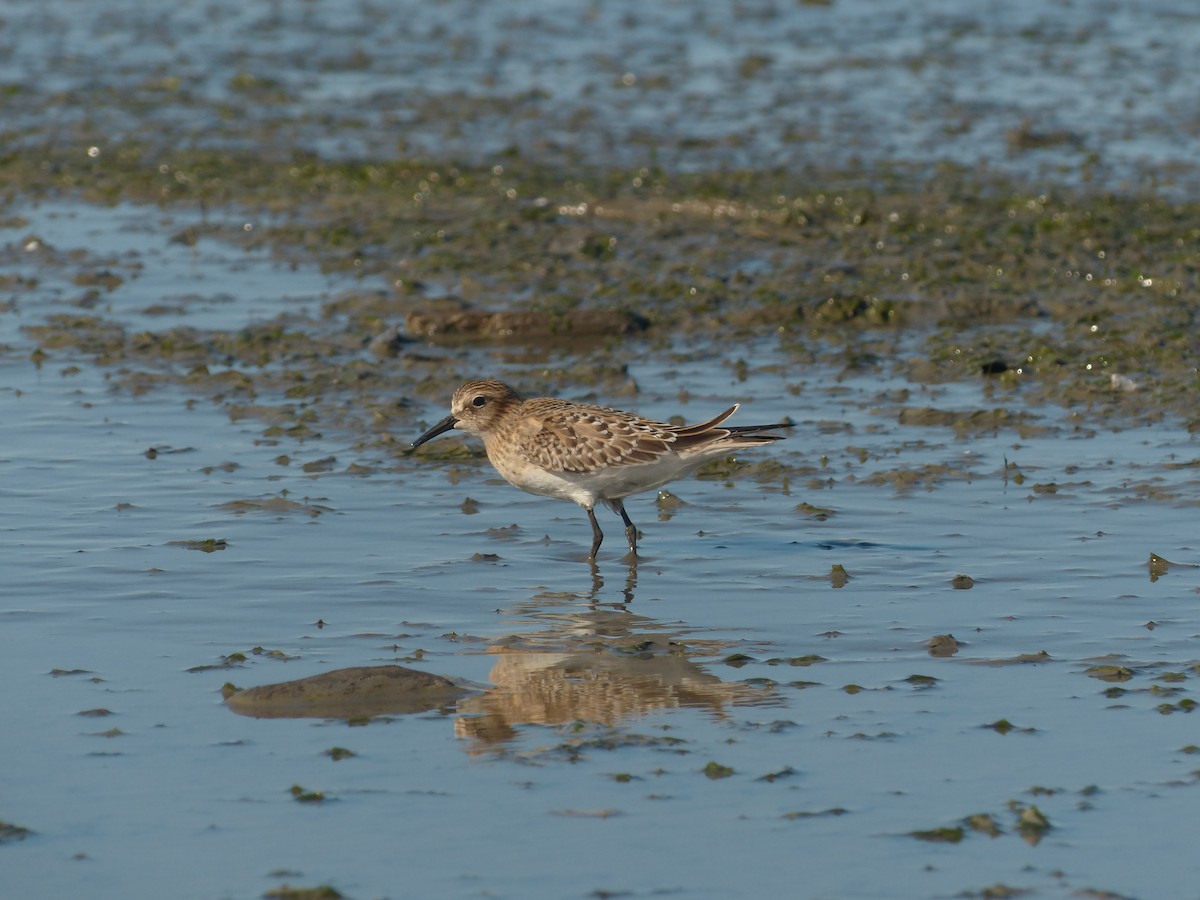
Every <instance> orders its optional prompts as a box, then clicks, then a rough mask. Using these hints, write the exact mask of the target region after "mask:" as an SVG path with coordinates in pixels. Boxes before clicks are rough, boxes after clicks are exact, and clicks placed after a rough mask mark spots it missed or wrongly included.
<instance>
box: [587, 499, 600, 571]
mask: <svg viewBox="0 0 1200 900" xmlns="http://www.w3.org/2000/svg"><path fill="white" fill-rule="evenodd" d="M584 509H586V510H587V514H588V521H589V522H591V523H592V552H591V553H589V554H588V561H589V562H595V561H596V554H597V553H598V552H599V551H600V542H601V541H603V540H604V532H603V531H601V530H600V523H599V522H597V521H596V513H595V511H594V510H593V509H592V508H591V507H590V506H585V507H584Z"/></svg>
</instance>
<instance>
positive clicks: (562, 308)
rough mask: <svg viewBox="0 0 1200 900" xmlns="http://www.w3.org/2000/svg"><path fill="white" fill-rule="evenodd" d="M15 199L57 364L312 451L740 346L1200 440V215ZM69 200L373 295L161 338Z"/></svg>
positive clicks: (355, 198)
mask: <svg viewBox="0 0 1200 900" xmlns="http://www.w3.org/2000/svg"><path fill="white" fill-rule="evenodd" d="M0 184H2V185H3V190H4V192H5V195H6V196H7V197H8V198H9V200H8V204H7V209H8V211H9V212H8V214H7V218H6V221H5V224H6V226H7V227H6V229H5V234H6V235H7V240H5V242H4V247H3V257H2V259H0V262H3V263H4V265H5V268H6V269H7V268H10V267H11V268H12V269H13V270H16V269H17V268H18V267H20V270H21V272H23V273H28V272H30V271H32V273H33V274H32V275H30V274H9V275H5V276H4V287H5V290H6V293H7V295H8V298H9V300H8V302H9V303H10V305H12V306H13V308H14V309H18V310H19V311H20V315H21V321H22V323H23V325H24V330H25V334H26V335H27V337H28V338H29V339H30V340H31V341H32V342H33V343H34V344H35V345H36V346H35V347H34V348H33V349H32V354H33V361H34V362H35V363H37V364H42V363H47V362H50V361H54V360H59V359H67V358H71V359H74V358H77V357H78V356H79V355H80V354H82V355H84V356H90V357H92V358H94V359H96V360H97V361H98V362H100V363H102V364H104V365H106V366H112V367H115V373H114V381H115V382H116V383H117V384H118V385H119V386H121V387H122V388H124V389H127V390H131V391H134V392H141V391H145V390H149V389H152V388H153V387H154V386H155V385H157V384H161V383H164V382H170V383H181V384H185V385H188V386H189V387H190V388H193V389H195V390H197V391H198V392H200V393H201V394H203V395H206V396H209V397H211V398H213V399H214V400H217V401H219V402H222V403H224V404H226V405H227V406H228V407H229V408H230V410H231V412H236V414H237V415H241V416H244V415H245V414H247V413H248V412H249V413H251V414H259V413H262V414H264V416H265V418H267V419H269V420H271V421H270V422H269V427H270V428H273V429H282V430H283V431H284V432H290V433H293V434H296V435H299V436H301V437H302V436H303V434H304V433H305V430H306V429H314V428H318V427H339V428H340V427H350V428H355V429H363V428H366V429H369V428H371V427H372V425H374V426H376V427H377V426H380V425H389V424H392V423H393V422H397V421H399V422H403V423H405V427H407V428H410V429H411V428H412V427H414V426H413V424H408V423H410V422H415V421H416V418H415V417H416V416H419V415H420V414H422V411H423V405H422V403H421V402H418V401H423V400H427V401H436V402H442V401H443V400H444V395H445V393H446V385H447V384H450V383H453V382H455V381H458V380H463V379H465V378H467V377H473V376H476V375H478V374H480V372H481V369H487V368H489V367H494V366H496V365H498V364H499V362H500V361H501V360H502V361H503V365H504V366H505V367H506V368H507V369H509V370H510V373H511V370H513V369H516V370H518V371H519V372H521V377H520V378H518V379H517V380H519V381H521V382H522V384H523V385H524V387H525V388H526V390H529V391H543V390H545V391H556V392H557V391H565V392H570V393H574V394H576V395H580V394H582V395H589V394H591V395H594V396H599V397H602V398H605V397H606V398H610V399H611V398H612V397H614V396H625V395H628V394H630V393H636V391H637V386H636V384H631V383H630V380H629V379H628V377H627V376H626V374H625V363H626V362H627V361H628V360H630V359H637V358H641V357H643V356H645V355H646V354H648V353H656V354H662V353H677V352H679V351H680V349H681V348H682V347H685V346H686V348H687V350H686V351H685V352H690V353H705V352H712V350H711V348H713V347H717V346H721V347H723V348H724V349H725V350H726V351H728V350H729V349H730V348H732V349H733V351H734V356H735V359H736V357H737V352H736V348H737V346H738V345H740V344H748V342H751V341H754V340H761V339H763V338H768V339H770V340H777V341H778V342H779V343H780V344H781V345H782V346H783V347H784V348H786V349H787V351H788V353H789V355H790V356H791V358H792V359H794V361H795V364H796V367H797V383H798V384H800V383H802V380H803V372H804V370H805V368H807V367H811V366H823V367H829V368H831V369H832V370H833V371H847V372H850V371H853V372H858V373H861V372H863V371H870V370H872V369H877V370H879V371H880V372H881V373H889V374H892V373H897V372H899V373H902V374H904V375H905V376H907V377H908V378H909V379H910V380H911V381H912V382H913V383H915V384H940V383H949V382H955V381H979V380H981V379H982V380H984V381H985V382H986V383H987V384H988V396H989V397H991V398H993V399H994V401H995V407H996V408H997V409H1000V410H1007V409H1008V407H1010V406H1011V405H1012V404H1014V403H1018V402H1019V403H1020V404H1023V405H1031V406H1034V407H1037V406H1042V405H1046V404H1049V405H1051V406H1052V407H1054V408H1056V409H1058V410H1062V409H1066V410H1067V411H1069V413H1070V417H1071V419H1070V421H1071V422H1072V423H1073V424H1075V425H1080V426H1083V427H1099V426H1103V425H1105V424H1106V423H1110V422H1111V423H1121V422H1124V423H1135V422H1151V421H1156V420H1158V419H1160V418H1163V417H1179V418H1182V419H1183V420H1185V421H1187V422H1193V421H1195V414H1194V410H1193V404H1192V403H1191V402H1190V400H1189V396H1190V394H1191V392H1192V391H1194V389H1195V388H1196V386H1197V370H1196V366H1195V359H1196V358H1197V351H1198V350H1200V347H1198V346H1197V344H1198V338H1197V337H1196V334H1197V330H1196V327H1195V324H1196V315H1197V303H1196V301H1195V298H1194V294H1195V290H1196V282H1197V262H1198V258H1197V257H1198V252H1200V251H1198V250H1197V247H1198V246H1200V243H1198V242H1197V237H1198V236H1200V206H1198V205H1197V204H1194V203H1175V202H1170V201H1167V200H1164V199H1162V198H1157V197H1154V196H1148V195H1142V196H1130V195H1113V194H1099V195H1097V194H1078V193H1075V194H1073V193H1066V192H1064V193H1061V194H1054V195H1048V194H1030V193H1026V192H1024V191H1023V190H1022V189H1021V188H1020V187H1019V186H1017V185H1014V184H1011V183H1005V182H999V181H995V180H982V179H979V178H977V177H973V176H971V175H970V174H969V173H965V172H962V171H952V170H945V171H942V172H941V173H939V174H938V175H937V176H936V177H933V178H930V179H917V178H915V177H913V176H905V175H904V174H903V173H899V172H892V173H881V172H874V173H871V174H870V175H867V174H865V173H847V172H828V173H824V174H823V175H822V176H821V177H820V178H819V179H817V182H815V183H814V181H813V180H811V178H810V177H808V176H805V177H796V176H792V175H789V174H788V173H785V172H761V171H759V172H749V171H748V172H723V173H710V174H706V175H678V174H675V175H671V174H668V173H665V172H661V171H650V170H647V169H639V170H636V171H616V170H604V171H602V170H576V171H572V172H569V173H568V172H564V171H562V170H559V169H556V168H553V167H547V166H542V165H538V164H535V163H532V162H529V161H526V160H522V159H519V158H514V159H510V160H508V161H507V164H506V165H505V166H495V167H489V168H486V169H481V168H474V169H472V168H467V167H463V166H455V165H449V164H445V163H441V164H439V163H435V162H430V161H418V160H378V161H373V162H362V163H355V164H349V163H336V162H329V161H321V160H317V159H313V158H308V159H303V160H301V159H293V160H288V161H276V162H272V161H265V160H262V159H259V158H257V157H254V156H239V155H235V154H231V153H229V152H214V153H201V152H190V153H180V154H177V155H175V156H174V158H172V159H171V161H165V159H164V158H163V157H161V156H159V155H152V154H149V153H146V152H143V151H141V150H140V149H139V148H137V147H128V148H124V149H119V150H116V151H114V152H106V153H104V154H102V155H101V156H100V157H98V158H95V159H90V158H88V157H86V156H82V157H80V156H79V155H71V156H59V157H57V158H56V157H54V156H52V155H48V153H47V152H46V151H41V152H36V153H15V154H12V155H10V156H9V157H7V158H6V159H5V160H4V162H3V165H0ZM818 184H819V185H820V186H819V187H818V186H817V185H818ZM48 197H56V198H62V197H69V198H75V199H77V200H78V201H80V202H86V203H106V202H112V201H114V200H115V199H117V198H120V199H121V200H122V201H123V202H125V203H134V204H148V205H149V204H153V206H152V207H151V208H156V209H159V210H161V211H162V212H163V213H165V214H169V213H171V212H177V213H179V214H190V213H192V212H193V211H195V210H196V209H200V210H202V211H203V212H202V216H201V217H200V219H199V220H198V222H197V224H194V225H189V226H187V227H184V228H182V229H180V230H179V231H178V232H177V233H172V235H171V238H172V239H173V240H175V241H177V242H181V243H184V244H186V245H187V246H189V247H191V248H193V250H194V252H195V253H196V254H197V256H198V257H199V258H203V255H204V253H205V250H206V247H210V248H211V247H214V246H218V245H220V246H222V247H225V246H228V245H230V244H232V245H234V246H240V247H243V248H247V249H252V248H260V249H261V248H268V249H269V250H270V252H271V253H272V254H273V255H274V256H275V257H276V258H277V259H279V260H282V261H288V262H292V263H294V264H296V265H304V264H313V263H315V264H317V265H319V266H320V267H321V269H322V270H323V271H326V272H328V273H330V275H331V277H339V278H344V279H345V280H348V281H350V282H353V283H356V284H359V285H361V288H354V289H351V290H343V291H340V292H338V293H337V294H336V295H335V296H333V297H332V298H331V299H330V300H328V301H327V302H326V303H324V305H323V307H322V309H321V310H320V313H319V315H317V316H311V315H310V316H300V315H293V314H283V315H280V316H278V317H276V318H274V319H273V320H271V321H265V322H261V323H259V324H256V325H254V326H252V327H249V328H238V329H236V330H232V331H221V330H213V329H199V328H195V327H193V326H191V325H189V324H188V314H187V313H188V311H187V309H186V307H185V308H181V309H180V308H167V309H163V310H151V312H154V313H157V318H158V320H160V321H161V322H162V327H161V328H150V329H138V330H136V331H135V330H133V329H131V328H129V327H128V326H127V325H126V324H125V322H124V321H123V317H122V315H121V314H120V313H119V312H112V311H113V310H120V308H121V302H120V301H121V294H122V291H123V290H125V288H126V286H127V285H128V284H129V282H130V280H131V279H136V278H138V277H140V275H141V270H142V267H143V261H142V260H139V259H138V258H136V257H132V258H130V257H125V258H106V257H105V256H103V255H93V254H89V253H88V252H87V251H81V250H80V249H78V248H56V247H52V246H48V245H47V244H46V243H45V242H44V241H42V240H41V239H40V238H39V237H38V235H37V234H36V233H35V232H34V231H30V230H28V224H27V222H26V221H25V220H24V219H22V217H21V214H20V212H19V211H20V209H21V208H22V204H28V203H35V202H36V201H37V200H38V198H48ZM167 227H176V226H167ZM154 228H155V220H154V218H153V217H151V216H148V217H147V229H148V232H152V231H153V230H154ZM214 242H216V243H214ZM49 279H60V280H65V281H68V282H70V283H72V284H73V285H75V287H76V289H77V292H76V293H75V294H74V296H73V297H71V298H70V299H69V302H70V304H71V305H73V306H74V307H75V311H73V312H54V313H51V314H50V315H48V316H44V317H43V316H39V315H36V314H34V313H33V310H34V308H35V307H36V306H37V304H36V303H35V302H34V300H35V298H36V297H37V296H38V292H39V289H40V287H41V285H42V283H43V280H49ZM143 312H145V310H143ZM447 339H449V340H447ZM431 341H432V342H433V343H431ZM706 347H708V348H710V349H708V350H706V349H705V348H706ZM489 359H490V360H491V362H488V360H489ZM552 360H553V361H554V365H553V366H548V365H547V364H548V363H549V362H550V361H552ZM737 366H742V367H750V366H753V360H752V359H742V360H737ZM522 370H523V371H522ZM736 371H737V368H736V366H735V374H736ZM510 377H512V376H511V374H510ZM891 399H892V400H894V399H895V398H891ZM892 405H896V406H898V407H899V409H898V410H897V412H898V413H901V412H903V413H904V414H903V415H902V417H901V421H902V422H906V423H911V424H914V425H917V426H920V425H926V424H930V423H931V422H933V421H936V423H937V424H949V425H951V426H952V427H956V428H960V429H962V428H965V429H966V430H968V431H969V430H974V429H975V428H976V427H977V423H975V424H972V423H970V422H967V423H963V424H956V421H955V417H956V415H957V414H956V413H955V412H954V411H950V412H946V413H945V414H944V415H942V416H941V418H939V417H938V416H933V417H932V419H931V418H930V416H928V415H923V414H917V413H914V412H911V411H909V412H904V409H905V407H906V406H908V405H909V404H908V403H906V402H902V403H899V404H895V403H893V404H892ZM914 405H916V406H917V407H924V406H925V405H926V404H921V403H917V404H914ZM1052 415H1053V417H1054V418H1056V419H1060V418H1061V417H1060V414H1059V413H1058V412H1055V413H1053V414H1052ZM947 417H949V418H947ZM1021 418H1022V417H1021V416H1018V415H1017V414H1016V413H1015V412H1014V413H1011V414H1010V413H1004V414H997V415H994V416H992V417H990V418H989V420H988V421H989V422H990V423H992V424H994V425H995V426H997V427H1004V426H1005V424H1006V423H1005V420H1006V419H1007V420H1010V421H1013V422H1015V421H1017V420H1019V419H1021Z"/></svg>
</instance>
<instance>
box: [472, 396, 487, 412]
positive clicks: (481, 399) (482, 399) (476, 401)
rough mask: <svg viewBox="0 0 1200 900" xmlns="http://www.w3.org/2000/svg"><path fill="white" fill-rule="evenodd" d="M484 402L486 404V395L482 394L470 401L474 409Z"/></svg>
mask: <svg viewBox="0 0 1200 900" xmlns="http://www.w3.org/2000/svg"><path fill="white" fill-rule="evenodd" d="M486 404H487V397H483V396H480V397H476V398H475V399H474V400H472V401H471V405H472V406H474V407H475V408H476V409H479V407H481V406H484V405H486Z"/></svg>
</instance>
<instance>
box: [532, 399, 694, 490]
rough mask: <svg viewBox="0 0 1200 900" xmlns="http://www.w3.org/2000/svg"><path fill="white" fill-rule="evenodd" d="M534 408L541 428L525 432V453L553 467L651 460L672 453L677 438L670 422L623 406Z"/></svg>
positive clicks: (588, 468)
mask: <svg viewBox="0 0 1200 900" xmlns="http://www.w3.org/2000/svg"><path fill="white" fill-rule="evenodd" d="M530 412H533V413H535V414H536V416H537V418H538V419H539V420H540V425H541V427H540V428H538V429H537V430H536V431H535V432H533V433H532V434H529V433H527V435H526V439H525V440H524V441H523V442H522V448H523V449H522V455H523V456H524V457H525V459H526V460H527V461H528V462H531V463H534V464H535V465H538V466H541V467H543V468H545V469H550V470H551V471H557V472H575V473H578V474H587V473H590V472H595V471H597V470H599V469H605V468H611V467H614V466H626V465H634V464H637V463H647V462H653V461H654V460H656V459H658V458H660V457H661V456H663V455H664V454H666V453H670V452H671V444H672V443H673V442H674V440H675V435H674V432H673V431H672V430H671V429H670V427H669V426H666V425H662V424H660V423H658V422H652V421H650V420H649V419H643V418H641V417H640V416H634V415H631V414H630V413H625V412H621V411H619V410H611V409H602V408H599V407H595V408H593V407H580V406H576V405H573V404H570V405H569V404H565V403H564V404H562V405H561V406H549V404H547V406H546V407H544V408H540V409H536V410H530ZM527 421H529V420H527Z"/></svg>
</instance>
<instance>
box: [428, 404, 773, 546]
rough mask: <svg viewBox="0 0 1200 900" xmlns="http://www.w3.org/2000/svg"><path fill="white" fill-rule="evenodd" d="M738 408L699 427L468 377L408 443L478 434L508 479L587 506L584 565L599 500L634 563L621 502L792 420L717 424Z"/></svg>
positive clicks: (633, 538)
mask: <svg viewBox="0 0 1200 900" xmlns="http://www.w3.org/2000/svg"><path fill="white" fill-rule="evenodd" d="M737 408H738V404H734V405H733V406H731V407H729V409H727V410H725V412H723V413H721V414H720V415H718V416H714V417H713V418H711V419H709V420H708V421H707V422H701V423H700V424H699V425H667V424H665V423H663V422H655V421H652V420H651V419H644V418H642V417H641V416H638V415H634V414H633V413H627V412H622V411H621V410H618V409H608V408H606V407H602V406H587V405H585V404H582V403H572V402H571V401H569V400H556V399H554V398H551V397H537V398H533V399H529V400H526V399H524V398H522V397H521V395H520V394H518V393H517V392H516V391H514V390H513V389H512V388H510V387H509V386H508V385H507V384H505V383H504V382H502V381H468V382H467V383H466V384H464V385H463V386H462V387H460V388H459V389H458V390H457V391H455V392H454V397H453V398H452V399H451V401H450V415H448V416H446V418H444V419H442V421H440V422H438V423H437V424H436V425H434V426H433V427H432V428H430V429H429V430H428V431H426V432H425V433H424V434H423V435H421V436H420V437H419V438H417V439H416V440H415V441H413V444H412V446H413V448H414V449H415V448H417V447H419V446H421V445H422V444H424V443H425V442H426V441H428V440H429V439H430V438H434V437H437V436H438V435H439V434H443V433H445V432H447V431H450V430H451V429H453V428H458V429H460V430H462V431H465V432H467V433H468V434H474V435H478V436H479V437H481V438H483V446H484V448H485V449H486V450H487V455H488V459H489V460H490V461H491V463H492V465H493V466H495V468H496V471H497V472H499V473H500V474H501V475H502V476H503V477H504V480H505V481H507V482H508V483H509V484H511V485H513V486H515V487H519V488H520V489H521V490H523V491H528V492H529V493H531V494H540V495H541V496H543V497H557V498H558V499H559V500H571V501H574V502H575V503H578V504H579V505H580V506H582V507H583V508H584V509H585V510H586V511H587V514H588V521H589V522H590V523H591V525H592V550H591V553H590V554H589V555H588V559H589V560H590V561H594V560H595V559H596V553H597V551H598V550H599V549H600V543H601V541H603V540H604V534H603V532H601V531H600V525H599V523H597V522H596V513H595V511H594V510H595V506H596V504H597V502H600V503H603V504H604V505H605V506H607V507H608V508H609V509H611V510H612V511H613V512H615V513H616V514H617V515H619V516H620V517H621V521H622V522H624V523H625V537H626V539H627V540H628V541H629V555H630V558H631V559H636V558H637V528H636V527H635V526H634V524H633V522H631V521H630V520H629V514H628V513H626V512H625V504H624V502H623V501H624V498H626V497H628V496H629V495H630V494H638V493H641V492H642V491H652V490H654V489H655V488H659V487H662V486H663V485H664V484H666V483H667V482H669V481H674V480H675V479H676V478H679V477H680V476H682V475H686V474H688V473H689V472H692V471H693V470H695V469H696V468H697V467H699V466H700V465H702V464H703V463H705V462H707V461H708V460H710V459H713V458H715V457H719V456H725V455H727V454H729V453H731V452H733V451H735V450H741V449H744V448H748V447H756V446H758V445H760V444H768V443H771V442H772V441H777V440H779V439H780V438H781V437H783V435H779V434H764V433H763V432H766V431H769V430H772V429H775V428H788V427H790V426H791V423H790V422H781V423H778V424H775V425H743V426H730V425H722V424H721V423H722V422H724V421H725V420H726V419H728V418H729V417H730V416H732V415H733V414H734V413H735V412H736V411H737Z"/></svg>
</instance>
